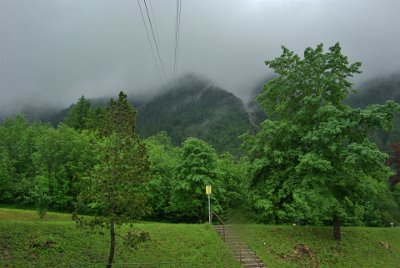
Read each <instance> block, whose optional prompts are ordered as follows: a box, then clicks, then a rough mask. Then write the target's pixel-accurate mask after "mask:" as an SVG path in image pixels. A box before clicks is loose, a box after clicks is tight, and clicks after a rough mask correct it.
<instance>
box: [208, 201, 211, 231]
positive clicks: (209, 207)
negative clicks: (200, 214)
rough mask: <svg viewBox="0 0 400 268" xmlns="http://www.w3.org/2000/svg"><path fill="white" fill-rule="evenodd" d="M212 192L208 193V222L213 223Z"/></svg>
mask: <svg viewBox="0 0 400 268" xmlns="http://www.w3.org/2000/svg"><path fill="white" fill-rule="evenodd" d="M210 196H211V195H210V194H208V223H209V224H211V198H210Z"/></svg>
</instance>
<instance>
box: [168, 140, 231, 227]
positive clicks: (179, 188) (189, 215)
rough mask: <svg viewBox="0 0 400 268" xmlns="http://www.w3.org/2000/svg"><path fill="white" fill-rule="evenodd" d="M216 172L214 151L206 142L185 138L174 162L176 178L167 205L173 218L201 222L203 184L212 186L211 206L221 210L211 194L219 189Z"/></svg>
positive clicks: (204, 199)
mask: <svg viewBox="0 0 400 268" xmlns="http://www.w3.org/2000/svg"><path fill="white" fill-rule="evenodd" d="M217 175H218V173H217V154H216V153H215V149H214V148H212V147H211V146H210V145H208V144H207V143H206V142H204V141H202V140H200V139H197V138H189V139H187V140H186V141H185V142H184V143H183V144H182V149H181V152H180V154H179V160H178V163H177V165H176V176H177V179H176V182H175V185H174V196H173V200H172V204H171V209H172V210H173V211H174V213H175V215H176V219H177V220H180V221H185V222H205V219H206V215H207V211H208V209H207V196H206V195H205V187H206V185H208V184H210V185H212V186H213V194H212V203H213V204H214V206H213V210H214V211H216V212H219V211H220V210H221V207H220V205H219V204H218V200H217V199H216V198H215V197H216V196H219V194H220V193H221V192H223V190H222V189H221V188H222V185H221V179H220V178H218V176H217Z"/></svg>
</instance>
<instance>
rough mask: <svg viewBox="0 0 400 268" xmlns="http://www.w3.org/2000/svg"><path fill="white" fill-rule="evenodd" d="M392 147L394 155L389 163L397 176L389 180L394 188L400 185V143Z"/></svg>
mask: <svg viewBox="0 0 400 268" xmlns="http://www.w3.org/2000/svg"><path fill="white" fill-rule="evenodd" d="M390 147H391V149H392V154H391V155H390V157H389V159H388V161H387V163H388V165H389V166H390V167H393V169H394V170H395V172H396V174H394V175H393V176H391V177H390V178H389V183H390V184H391V185H393V186H394V185H396V184H398V183H400V143H393V144H391V145H390Z"/></svg>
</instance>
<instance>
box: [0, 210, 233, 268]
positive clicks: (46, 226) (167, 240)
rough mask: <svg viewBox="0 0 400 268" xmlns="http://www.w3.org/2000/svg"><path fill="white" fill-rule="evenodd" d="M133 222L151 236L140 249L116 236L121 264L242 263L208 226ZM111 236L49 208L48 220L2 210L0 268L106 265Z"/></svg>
mask: <svg viewBox="0 0 400 268" xmlns="http://www.w3.org/2000/svg"><path fill="white" fill-rule="evenodd" d="M134 227H135V228H136V229H139V230H145V231H147V232H149V233H150V238H151V240H150V241H149V242H147V243H145V244H143V245H141V246H140V247H139V248H138V249H136V250H128V249H126V248H125V247H124V245H123V244H122V243H121V241H120V240H117V246H116V256H115V261H116V262H118V263H159V262H172V263H179V264H178V265H177V267H240V265H239V264H238V263H237V262H236V261H235V259H234V257H233V256H232V254H231V253H230V251H229V250H228V249H227V248H226V247H225V245H224V244H223V242H222V240H220V239H219V237H218V236H217V235H216V234H215V232H214V231H213V230H212V229H211V228H210V227H209V226H208V225H188V224H162V223H138V224H135V225H134ZM120 231H121V230H120ZM46 241H47V244H46ZM108 241H109V240H108V235H100V234H89V233H87V232H85V231H84V230H82V229H77V228H76V227H75V223H74V222H72V221H71V220H70V215H67V214H58V213H48V215H47V216H46V219H44V220H39V219H38V216H37V214H36V212H34V211H26V210H15V209H0V267H2V266H3V265H4V264H10V267H63V266H64V267H71V266H72V267H88V266H89V265H88V263H98V265H91V266H90V267H103V266H104V265H103V263H104V262H105V261H106V259H107V256H108V249H109V244H108ZM49 242H54V243H50V244H48V243H49ZM186 262H188V263H186ZM99 263H101V264H99ZM117 267H121V266H117ZM129 267H138V266H129ZM140 267H159V266H156V265H153V266H151V265H144V266H140ZM160 267H175V266H174V265H173V264H164V265H162V266H160Z"/></svg>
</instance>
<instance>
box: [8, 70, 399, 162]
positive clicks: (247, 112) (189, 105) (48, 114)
mask: <svg viewBox="0 0 400 268" xmlns="http://www.w3.org/2000/svg"><path fill="white" fill-rule="evenodd" d="M271 78H272V77H271V76H270V77H266V78H265V79H263V80H259V81H258V82H257V83H254V84H255V85H254V87H252V88H250V89H248V90H247V91H248V92H250V94H249V95H250V96H251V97H250V99H251V101H250V102H248V103H246V104H245V103H244V102H243V101H242V100H241V99H240V98H238V97H236V96H235V95H234V94H233V93H230V92H228V91H227V90H225V89H222V88H220V87H218V86H217V85H215V84H214V83H213V82H212V81H210V80H208V79H207V78H204V77H201V76H198V75H194V74H190V75H186V76H183V77H181V78H180V79H178V80H177V81H175V82H171V83H169V84H167V85H165V86H164V87H162V88H160V89H159V90H158V93H155V92H156V91H152V92H149V93H148V94H147V95H146V94H143V93H142V94H140V95H139V94H135V93H129V92H128V98H129V101H130V103H131V104H132V105H133V106H134V107H135V108H136V109H137V110H138V118H137V131H138V133H139V135H140V136H141V137H144V138H146V137H149V136H151V135H154V134H156V133H158V132H160V131H165V132H167V133H168V135H169V136H170V137H171V139H172V141H173V143H174V144H175V145H179V144H180V143H181V142H182V141H184V140H185V139H186V138H187V137H198V138H201V139H203V140H205V141H207V142H208V143H209V144H211V145H213V146H214V147H215V148H216V149H217V150H218V151H219V152H225V151H230V152H232V153H234V154H237V153H238V150H239V149H238V148H239V147H240V143H241V141H240V139H239V138H238V136H240V135H242V134H243V133H245V132H246V131H256V130H257V128H258V126H259V124H261V122H263V121H264V120H265V119H266V115H265V113H264V112H263V111H262V109H261V108H260V106H259V104H258V103H257V101H256V96H257V95H258V94H259V93H260V92H261V91H262V90H263V85H264V84H265V83H266V82H267V81H268V80H269V79H271ZM356 88H359V89H360V92H359V93H358V94H352V95H350V96H349V98H348V99H347V100H346V102H347V104H349V105H351V106H353V107H365V106H367V105H370V104H374V103H379V104H382V103H384V102H385V101H387V100H395V101H397V102H400V73H393V74H390V75H386V76H380V77H376V78H374V79H370V80H368V81H365V82H363V83H361V84H360V86H358V87H356ZM116 94H117V91H116V92H115V94H114V95H115V96H116ZM115 96H106V97H102V98H94V99H90V103H91V105H92V107H104V106H106V105H107V104H108V103H109V101H110V98H111V97H115ZM77 97H78V96H77ZM73 106H74V104H71V105H70V106H69V107H66V108H59V107H58V108H55V107H51V106H41V107H37V106H33V105H29V106H25V107H23V108H22V110H21V111H20V112H19V113H22V114H24V115H26V116H27V118H28V119H29V120H32V121H33V120H38V121H42V122H48V123H51V124H52V125H53V126H57V125H58V124H59V123H60V122H62V121H64V120H65V118H66V116H67V114H68V112H69V110H70V109H71V108H72V107H73ZM12 115H15V113H14V114H12V113H11V114H10V113H9V114H5V115H4V114H3V115H1V114H0V119H2V118H4V117H5V116H12ZM399 137H400V118H396V119H395V126H394V130H393V131H392V132H391V133H385V132H383V131H380V132H379V133H374V134H373V135H372V138H374V140H375V141H376V143H378V145H379V146H380V147H381V149H383V150H385V151H388V150H389V144H390V143H392V142H396V141H397V140H399Z"/></svg>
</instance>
